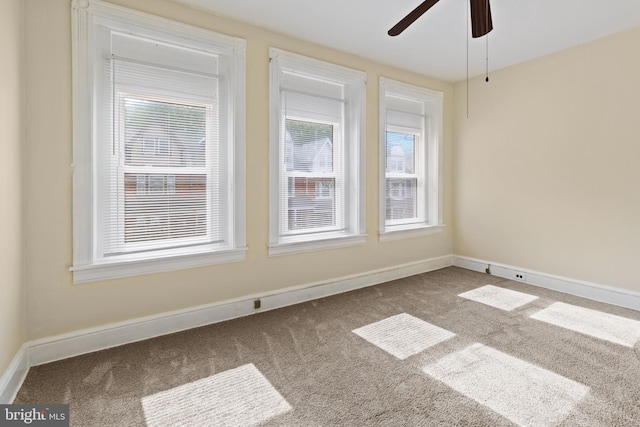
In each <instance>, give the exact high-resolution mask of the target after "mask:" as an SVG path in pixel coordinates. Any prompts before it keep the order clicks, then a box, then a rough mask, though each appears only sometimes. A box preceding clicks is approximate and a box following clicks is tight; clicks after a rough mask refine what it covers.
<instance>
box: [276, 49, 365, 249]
mask: <svg viewBox="0 0 640 427" xmlns="http://www.w3.org/2000/svg"><path fill="white" fill-rule="evenodd" d="M270 54H271V57H270V60H271V64H270V67H271V68H270V79H271V81H270V102H271V143H270V144H271V156H270V170H271V177H270V205H271V209H270V211H271V213H272V214H271V217H270V244H269V247H270V249H269V253H270V254H272V255H276V254H282V253H288V252H297V251H305V250H313V249H323V248H327V247H335V246H342V245H351V244H357V243H364V238H365V235H364V226H365V224H364V118H365V116H364V96H365V92H364V88H365V75H364V73H362V72H360V71H355V70H351V69H348V68H344V67H340V66H337V65H333V64H328V63H325V62H322V61H318V60H314V59H310V58H306V57H303V56H299V55H295V54H292V53H288V52H284V51H281V50H278V49H271V52H270Z"/></svg>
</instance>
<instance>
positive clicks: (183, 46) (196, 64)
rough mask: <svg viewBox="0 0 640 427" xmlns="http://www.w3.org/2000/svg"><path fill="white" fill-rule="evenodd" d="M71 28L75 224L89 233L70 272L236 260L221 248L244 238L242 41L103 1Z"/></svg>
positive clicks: (78, 8) (82, 10)
mask: <svg viewBox="0 0 640 427" xmlns="http://www.w3.org/2000/svg"><path fill="white" fill-rule="evenodd" d="M74 30H75V33H74V61H75V62H74V66H75V69H74V71H75V75H74V78H75V81H74V85H75V86H74V91H75V92H76V93H75V98H74V128H75V138H74V157H75V158H77V159H78V160H79V161H78V162H76V163H78V164H77V166H76V175H75V177H74V189H75V190H74V197H75V205H74V209H75V211H74V223H77V224H78V225H77V230H76V232H78V233H79V232H82V231H81V229H82V230H87V229H90V230H91V234H90V238H85V239H80V238H77V239H76V240H75V245H74V264H75V266H74V271H75V274H74V277H75V275H79V276H83V274H84V273H82V272H84V271H85V270H88V269H91V268H94V270H95V269H97V267H98V266H104V265H107V264H110V265H112V267H114V268H111V269H109V271H107V270H105V269H103V270H104V271H101V272H98V273H96V274H95V276H91V275H87V276H91V277H89V278H88V279H87V281H90V280H91V279H93V277H96V278H98V279H100V278H108V277H111V276H116V277H119V276H121V275H130V274H135V272H137V271H140V272H147V271H154V270H159V271H162V270H167V269H172V268H171V266H172V265H173V266H175V267H177V268H180V267H183V266H190V265H202V264H206V263H212V262H216V261H215V260H216V259H220V260H227V259H229V260H234V259H237V257H236V256H227V255H223V256H220V254H222V253H223V252H225V251H227V252H228V251H233V250H235V249H241V248H243V246H244V231H243V230H241V228H243V227H244V202H243V201H241V199H243V198H244V196H243V194H244V180H243V178H238V174H243V168H244V159H239V158H238V156H239V155H243V154H244V133H243V130H242V129H241V126H243V124H244V108H243V106H244V101H243V99H242V98H243V97H244V81H243V80H244V79H243V76H244V44H243V42H240V41H238V40H236V39H231V38H227V37H225V36H219V35H215V34H213V33H209V32H206V31H204V30H199V29H195V28H192V27H188V26H184V25H182V24H177V23H174V22H171V21H166V20H162V19H160V18H155V17H151V16H148V15H144V14H139V13H130V11H129V10H128V9H124V8H120V7H117V6H114V5H110V4H107V3H103V2H101V1H96V0H91V1H89V3H88V7H84V5H80V4H78V3H74ZM238 47H240V48H241V50H238V49H237V48H238ZM238 79H242V82H239V81H238ZM83 84H84V86H83ZM81 95H84V96H85V97H86V98H88V100H89V102H86V101H87V99H86V98H83V97H82V96H81ZM81 103H84V105H87V106H88V107H89V108H90V109H91V111H92V114H91V116H90V119H91V120H90V126H87V125H86V124H84V123H82V122H81V119H82V118H83V117H82V116H83V112H82V110H81V109H80V107H79V105H80V104H81ZM85 117H86V116H85ZM87 158H92V159H93V160H92V161H91V162H87V161H86V160H85V159H87ZM81 180H88V181H90V185H89V186H86V183H85V182H83V181H81ZM76 190H77V191H76ZM83 190H84V191H83ZM203 254H205V255H206V254H212V255H215V256H211V257H207V259H206V261H205V258H203V257H202V255H203ZM216 254H218V255H216ZM190 255H191V256H195V255H197V256H199V257H200V258H198V259H197V260H196V258H192V260H191V261H188V262H184V261H185V260H186V258H185V256H190ZM176 256H177V257H181V258H180V260H181V261H178V259H177V258H175V259H174V260H173V261H172V260H169V259H168V257H176ZM153 260H158V262H157V263H156V264H153V265H154V266H155V268H153V267H151V264H149V263H148V262H147V263H142V264H139V265H140V268H139V269H136V268H132V267H131V266H135V265H137V264H136V263H135V262H133V263H132V261H138V262H140V261H153ZM120 262H126V263H127V267H126V269H124V267H123V271H124V270H126V272H123V271H121V272H118V271H117V268H118V263H120ZM96 271H97V270H96ZM103 273H104V274H103ZM84 280H85V279H84V278H81V279H80V280H79V281H84Z"/></svg>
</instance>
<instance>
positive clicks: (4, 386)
mask: <svg viewBox="0 0 640 427" xmlns="http://www.w3.org/2000/svg"><path fill="white" fill-rule="evenodd" d="M27 350H28V349H27V345H26V344H24V345H23V346H22V347H20V350H18V353H16V355H15V356H14V357H13V360H11V363H10V364H9V367H8V368H7V370H6V371H5V373H4V374H3V375H2V377H0V404H3V405H6V404H9V403H12V402H13V400H14V399H15V398H16V395H17V394H18V390H20V387H21V386H22V382H23V381H24V379H25V378H26V376H27V372H29V357H28V351H27Z"/></svg>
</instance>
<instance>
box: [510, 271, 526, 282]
mask: <svg viewBox="0 0 640 427" xmlns="http://www.w3.org/2000/svg"><path fill="white" fill-rule="evenodd" d="M513 280H517V281H519V282H526V281H527V275H526V274H524V273H523V272H521V271H514V272H513Z"/></svg>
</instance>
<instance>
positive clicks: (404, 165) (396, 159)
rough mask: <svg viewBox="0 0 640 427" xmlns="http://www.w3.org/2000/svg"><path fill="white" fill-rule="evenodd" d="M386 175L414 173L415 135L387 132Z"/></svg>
mask: <svg viewBox="0 0 640 427" xmlns="http://www.w3.org/2000/svg"><path fill="white" fill-rule="evenodd" d="M386 140H387V167H386V170H387V173H411V174H413V173H415V170H416V152H415V149H416V135H415V134H409V133H400V132H387V139H386Z"/></svg>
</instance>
